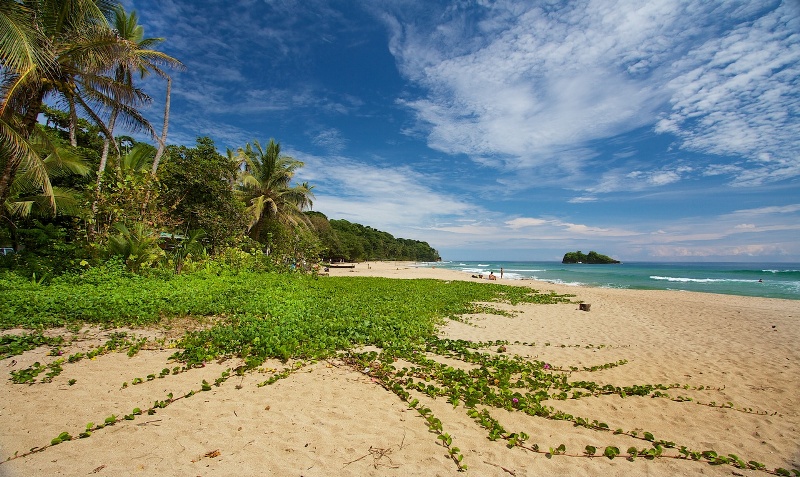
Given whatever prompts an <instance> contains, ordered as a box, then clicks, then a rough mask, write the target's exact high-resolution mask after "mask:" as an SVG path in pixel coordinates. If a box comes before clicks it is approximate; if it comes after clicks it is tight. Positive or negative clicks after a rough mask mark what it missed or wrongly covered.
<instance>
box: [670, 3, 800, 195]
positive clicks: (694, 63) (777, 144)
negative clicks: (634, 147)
mask: <svg viewBox="0 0 800 477" xmlns="http://www.w3.org/2000/svg"><path fill="white" fill-rule="evenodd" d="M795 10H796V9H794V10H793V7H790V6H789V5H787V4H785V3H784V4H781V5H780V6H779V7H778V8H776V9H774V10H773V11H770V12H768V13H767V14H765V15H764V16H762V17H760V18H758V19H757V20H756V21H755V22H752V24H751V23H749V22H742V23H740V24H738V25H736V26H735V27H734V28H732V29H731V30H730V31H726V32H724V34H723V35H721V36H719V37H714V38H710V39H708V40H707V41H706V42H705V43H703V44H702V45H699V46H698V47H696V48H693V49H692V50H691V51H689V52H688V53H687V55H686V58H685V59H684V60H682V61H680V62H677V63H676V64H675V67H676V69H677V70H678V71H679V74H678V75H676V76H675V77H674V78H673V79H672V80H671V81H670V82H669V83H668V85H667V87H668V88H669V89H671V90H673V95H672V99H671V100H670V102H671V105H672V111H671V113H670V114H669V115H667V116H665V117H664V118H663V119H662V120H661V121H660V122H659V123H658V125H657V127H656V131H658V132H670V133H672V134H675V135H677V136H678V137H679V138H680V139H681V147H682V148H684V149H687V150H691V151H698V152H703V153H710V154H718V155H723V156H725V155H732V156H738V157H742V158H745V159H747V161H746V162H740V163H739V164H737V165H735V166H732V165H728V166H716V167H711V168H709V169H708V170H707V171H706V174H707V175H718V174H735V175H734V176H733V184H735V185H760V184H762V183H765V182H773V181H778V180H783V179H786V178H790V177H796V176H798V175H800V161H799V160H798V157H799V156H800V144H798V142H797V140H796V138H797V137H798V136H800V121H798V118H797V114H796V112H797V111H798V109H800V96H798V94H797V81H798V78H800V36H798V34H797V32H798V30H799V29H800V18H799V17H798V15H797V12H796V11H795ZM764 157H770V159H769V160H766V161H765V160H764Z"/></svg>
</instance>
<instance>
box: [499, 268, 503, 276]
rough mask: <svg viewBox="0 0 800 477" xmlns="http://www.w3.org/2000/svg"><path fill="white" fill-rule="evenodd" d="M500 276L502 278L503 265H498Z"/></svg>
mask: <svg viewBox="0 0 800 477" xmlns="http://www.w3.org/2000/svg"><path fill="white" fill-rule="evenodd" d="M500 278H503V267H500Z"/></svg>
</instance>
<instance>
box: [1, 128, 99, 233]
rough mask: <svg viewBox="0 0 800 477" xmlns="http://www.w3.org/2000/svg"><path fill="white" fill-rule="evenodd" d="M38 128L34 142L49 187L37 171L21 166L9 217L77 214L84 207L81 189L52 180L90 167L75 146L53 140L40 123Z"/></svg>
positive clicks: (9, 201) (8, 208) (8, 203)
mask: <svg viewBox="0 0 800 477" xmlns="http://www.w3.org/2000/svg"><path fill="white" fill-rule="evenodd" d="M37 129H39V131H38V133H37V134H36V135H35V136H34V139H35V141H36V144H35V145H36V148H37V149H38V150H39V151H40V153H41V155H42V157H44V159H42V160H41V161H40V162H41V164H42V165H43V166H44V168H45V171H44V172H45V176H46V177H45V179H44V180H45V182H46V183H47V187H42V186H41V180H40V179H38V178H37V177H36V174H37V171H36V170H30V169H26V168H24V167H22V168H20V170H19V171H18V172H17V174H16V176H15V177H14V182H13V183H12V184H11V191H10V194H9V198H8V199H7V200H6V203H5V209H6V211H7V213H8V214H9V216H10V217H15V216H16V217H28V216H30V215H40V216H52V215H55V214H57V213H66V214H78V213H80V210H81V207H80V204H81V200H80V197H79V194H78V191H76V190H74V189H69V188H64V187H55V186H52V185H50V180H51V179H58V178H62V177H67V176H70V175H86V174H88V173H89V170H90V169H89V166H88V165H87V164H86V162H85V160H84V159H83V158H82V157H80V156H79V155H77V154H76V153H75V151H74V150H73V149H70V148H67V147H63V146H61V145H59V144H57V142H55V141H53V140H52V139H51V137H50V136H49V135H48V134H47V133H46V132H44V131H43V130H41V129H42V127H41V126H40V125H39V126H37ZM37 164H38V163H37ZM45 190H46V191H47V192H45Z"/></svg>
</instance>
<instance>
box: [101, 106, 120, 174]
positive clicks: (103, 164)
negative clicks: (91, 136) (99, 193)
mask: <svg viewBox="0 0 800 477" xmlns="http://www.w3.org/2000/svg"><path fill="white" fill-rule="evenodd" d="M118 112H119V111H118V110H117V109H114V110H113V111H111V117H110V118H109V119H108V132H109V134H111V137H106V138H105V139H103V153H102V155H101V156H100V165H99V166H98V167H97V188H98V189H99V188H100V182H102V180H103V179H102V178H103V172H105V170H106V164H107V163H108V149H109V147H110V146H111V142H112V141H114V124H115V123H116V122H117V114H118ZM114 148H115V149H117V147H116V141H114Z"/></svg>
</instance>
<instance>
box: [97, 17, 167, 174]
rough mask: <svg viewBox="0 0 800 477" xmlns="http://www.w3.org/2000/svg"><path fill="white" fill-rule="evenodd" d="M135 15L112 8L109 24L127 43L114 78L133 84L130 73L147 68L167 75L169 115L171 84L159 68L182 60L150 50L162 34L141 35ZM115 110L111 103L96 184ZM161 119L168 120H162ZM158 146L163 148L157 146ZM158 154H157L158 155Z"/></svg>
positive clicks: (146, 71)
mask: <svg viewBox="0 0 800 477" xmlns="http://www.w3.org/2000/svg"><path fill="white" fill-rule="evenodd" d="M138 22H139V17H138V15H137V14H136V12H135V11H132V12H131V13H130V14H127V13H126V12H125V9H124V8H122V6H118V7H117V8H115V9H114V21H113V23H112V27H113V29H114V31H115V32H116V34H117V36H118V38H119V39H120V40H121V41H123V42H125V43H127V44H128V45H129V48H127V49H126V50H125V53H126V54H125V56H124V57H122V58H119V59H118V60H117V65H116V68H115V69H114V80H115V81H117V82H119V83H123V84H125V85H127V86H130V87H133V77H134V75H135V74H136V75H138V76H139V77H140V78H145V77H146V76H148V75H149V74H150V73H151V72H154V73H156V74H157V75H159V76H161V77H162V78H166V79H167V107H166V108H167V113H165V115H166V117H167V118H168V117H169V112H168V111H169V94H170V89H171V84H172V79H171V78H170V77H169V75H167V74H166V73H165V72H164V70H163V69H162V68H163V67H164V66H168V67H171V68H182V67H183V64H182V63H181V62H180V61H178V60H176V59H175V58H173V57H171V56H169V55H167V54H165V53H162V52H160V51H157V50H154V49H153V47H154V46H156V45H158V44H159V43H161V42H162V41H164V39H163V38H144V28H143V27H142V26H141V25H139V23H138ZM118 114H119V108H118V107H114V108H113V109H112V111H111V116H110V117H109V120H108V131H109V132H110V133H111V136H108V137H106V138H105V141H104V143H103V152H102V154H101V156H100V166H99V167H98V171H97V183H98V186H99V184H100V181H101V180H102V174H103V171H104V170H105V167H106V162H107V160H108V151H109V146H110V144H111V143H112V142H113V141H114V137H113V133H114V127H115V125H116V121H117V116H118ZM165 121H168V119H167V120H165ZM166 129H167V124H166V122H165V124H164V133H163V134H162V138H161V139H160V140H159V139H158V138H157V137H156V139H157V140H158V141H159V143H161V142H165V141H166V137H165V136H166ZM114 147H115V149H118V147H117V145H116V144H114ZM159 150H162V151H163V149H162V148H161V147H159ZM159 156H160V155H159ZM156 160H157V159H156ZM156 160H154V161H153V162H154V164H156V166H155V167H154V170H153V174H155V168H156V167H157V162H156Z"/></svg>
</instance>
